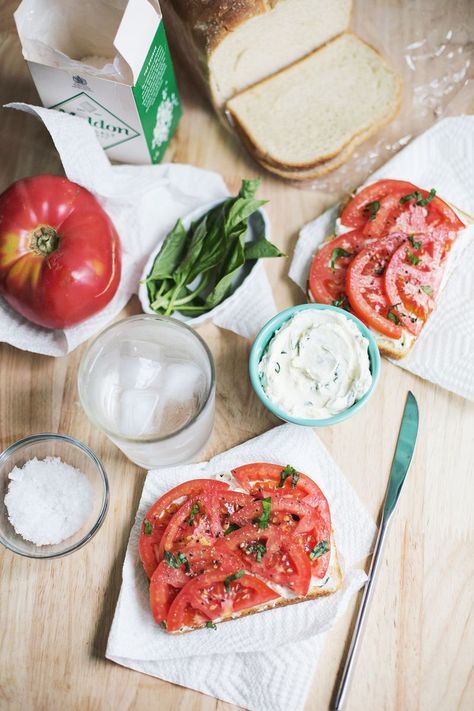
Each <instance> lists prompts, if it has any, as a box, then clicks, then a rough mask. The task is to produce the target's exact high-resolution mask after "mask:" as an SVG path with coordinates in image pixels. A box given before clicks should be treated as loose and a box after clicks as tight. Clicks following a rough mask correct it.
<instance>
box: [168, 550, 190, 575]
mask: <svg viewBox="0 0 474 711" xmlns="http://www.w3.org/2000/svg"><path fill="white" fill-rule="evenodd" d="M163 559H164V561H165V563H166V565H168V566H169V567H170V568H180V567H181V566H182V565H184V569H185V571H186V573H190V572H191V568H190V567H189V561H188V559H187V558H186V556H185V555H184V553H177V554H176V555H173V554H172V553H171V552H170V551H165V552H164V554H163Z"/></svg>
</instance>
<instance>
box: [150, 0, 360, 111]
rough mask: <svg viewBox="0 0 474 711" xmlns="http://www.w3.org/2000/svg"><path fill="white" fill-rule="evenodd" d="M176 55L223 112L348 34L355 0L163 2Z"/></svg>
mask: <svg viewBox="0 0 474 711" xmlns="http://www.w3.org/2000/svg"><path fill="white" fill-rule="evenodd" d="M160 5H161V7H162V10H163V16H164V20H165V26H166V31H167V33H168V37H169V40H170V43H171V46H172V49H176V48H179V50H180V54H181V56H182V58H183V59H184V60H185V61H186V64H187V66H188V68H190V69H191V70H192V71H193V72H194V74H195V75H196V74H199V78H200V80H201V83H204V84H205V86H206V89H207V91H208V93H209V94H210V97H211V100H212V102H213V104H214V106H215V107H216V108H217V109H219V110H220V109H221V108H222V107H223V105H224V104H225V102H226V101H227V100H228V99H229V98H230V97H232V96H234V95H235V94H237V93H239V92H240V91H242V90H243V89H246V88H247V87H249V86H251V85H253V84H255V83H257V82H259V81H261V80H262V79H264V78H266V77H268V76H270V75H271V74H274V73H276V72H278V71H279V70H280V69H283V68H284V67H286V66H288V65H289V64H292V63H293V62H296V61H297V60H299V59H301V58H302V57H304V56H305V55H306V54H309V53H310V52H312V51H313V50H314V49H316V48H317V47H319V46H321V45H323V44H324V43H325V42H327V41H328V40H330V39H332V38H333V37H336V36H337V35H338V34H340V33H341V32H344V31H345V30H347V28H348V26H349V20H350V13H351V6H352V0H332V1H331V2H327V0H239V1H238V2H232V1H231V0H161V2H160Z"/></svg>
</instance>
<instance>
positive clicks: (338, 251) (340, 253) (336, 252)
mask: <svg viewBox="0 0 474 711" xmlns="http://www.w3.org/2000/svg"><path fill="white" fill-rule="evenodd" d="M339 257H352V252H348V251H347V250H346V249H343V248H342V247H336V248H335V249H333V250H332V252H331V261H330V262H329V268H330V270H331V271H332V272H335V271H336V259H339Z"/></svg>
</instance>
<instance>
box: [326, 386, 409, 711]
mask: <svg viewBox="0 0 474 711" xmlns="http://www.w3.org/2000/svg"><path fill="white" fill-rule="evenodd" d="M418 422H419V413H418V404H417V402H416V399H415V396H414V395H413V393H412V392H411V391H408V395H407V399H406V402H405V408H404V410H403V415H402V422H401V425H400V431H399V433H398V439H397V445H396V447H395V454H394V455H393V461H392V467H391V469H390V476H389V479H388V485H387V492H386V494H385V499H384V504H383V509H382V516H381V522H380V527H379V530H378V534H377V540H376V542H375V547H374V552H373V555H372V561H371V564H370V569H369V574H368V578H367V582H366V584H365V588H364V592H363V595H362V599H361V602H360V606H359V611H358V613H357V619H356V621H355V625H354V631H353V633H352V639H351V644H350V646H349V651H348V652H347V657H346V661H345V664H344V669H343V672H342V676H341V681H340V682H339V688H338V691H337V695H336V701H335V704H334V707H333V708H334V711H342V708H343V706H344V704H345V701H346V698H347V693H348V690H349V683H350V680H351V676H352V672H353V669H354V666H355V661H356V658H357V653H358V651H359V647H360V642H361V639H362V632H363V629H364V624H365V620H366V618H367V613H368V610H369V605H370V601H371V599H372V594H373V589H374V582H375V579H376V577H377V571H378V569H379V565H380V561H381V553H382V549H383V546H384V543H385V537H386V534H387V530H388V526H389V524H390V521H391V519H392V516H393V512H394V511H395V507H396V505H397V501H398V499H399V497H400V493H401V490H402V487H403V483H404V481H405V479H406V475H407V474H408V470H409V468H410V464H411V460H412V458H413V452H414V451H415V443H416V437H417V434H418Z"/></svg>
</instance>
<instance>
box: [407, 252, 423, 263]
mask: <svg viewBox="0 0 474 711" xmlns="http://www.w3.org/2000/svg"><path fill="white" fill-rule="evenodd" d="M407 259H408V261H409V262H411V264H414V265H415V267H416V265H417V264H419V263H420V262H421V259H420V258H419V257H415V255H414V254H413V252H410V250H409V249H407Z"/></svg>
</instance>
